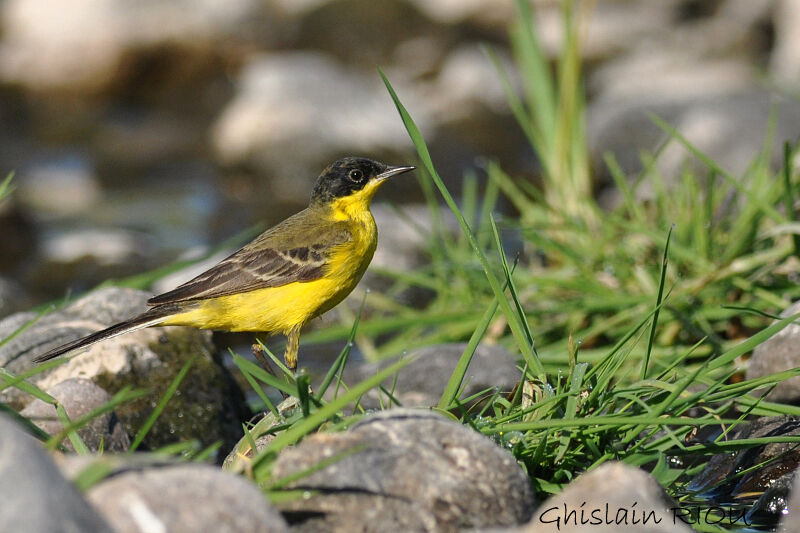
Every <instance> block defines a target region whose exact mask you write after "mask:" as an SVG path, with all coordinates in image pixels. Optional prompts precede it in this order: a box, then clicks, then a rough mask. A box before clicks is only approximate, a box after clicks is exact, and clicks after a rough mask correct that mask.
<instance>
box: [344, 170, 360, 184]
mask: <svg viewBox="0 0 800 533" xmlns="http://www.w3.org/2000/svg"><path fill="white" fill-rule="evenodd" d="M347 177H348V178H350V179H351V180H352V181H356V182H358V181H361V180H362V179H363V178H364V173H363V172H361V171H360V170H358V169H357V168H356V169H353V170H351V171H350V172H348V174H347Z"/></svg>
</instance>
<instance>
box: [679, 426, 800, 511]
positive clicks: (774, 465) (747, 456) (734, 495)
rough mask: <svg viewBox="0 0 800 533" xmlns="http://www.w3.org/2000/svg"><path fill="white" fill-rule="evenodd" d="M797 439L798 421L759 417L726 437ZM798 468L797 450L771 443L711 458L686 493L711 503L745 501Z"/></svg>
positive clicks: (798, 452) (799, 430)
mask: <svg viewBox="0 0 800 533" xmlns="http://www.w3.org/2000/svg"><path fill="white" fill-rule="evenodd" d="M787 435H795V436H796V435H800V417H795V416H780V417H762V418H758V419H756V420H753V421H752V422H746V423H743V424H740V425H739V426H737V427H736V428H734V429H733V430H732V431H731V432H730V433H729V434H728V435H727V436H726V440H732V439H755V438H762V437H779V436H787ZM761 463H764V466H761V467H759V468H757V469H755V470H753V471H751V472H748V473H746V474H744V475H743V476H741V477H737V478H736V479H734V480H731V481H728V482H725V483H723V481H724V480H725V479H726V478H728V477H730V476H731V475H733V474H734V473H736V472H741V471H743V470H746V469H749V468H751V467H753V466H755V465H758V464H761ZM799 465H800V450H797V446H796V444H795V443H773V444H767V445H764V446H757V447H753V448H749V449H746V450H741V451H737V452H732V453H722V454H715V455H713V456H712V457H711V458H710V459H709V460H708V464H707V465H706V467H705V468H704V469H703V471H702V472H700V473H699V474H698V475H697V476H695V478H694V479H693V480H692V482H691V483H690V484H689V490H691V491H693V492H695V491H696V492H699V493H704V492H705V494H703V495H704V496H706V497H708V498H711V499H713V500H715V501H730V500H731V499H734V500H736V499H747V498H748V497H750V495H752V494H761V493H763V492H764V491H766V490H767V489H768V488H769V487H771V486H772V485H773V484H774V483H775V482H776V481H777V480H778V479H780V478H781V477H783V476H784V475H786V474H788V473H791V472H793V471H794V470H795V469H796V468H797V467H798V466H799Z"/></svg>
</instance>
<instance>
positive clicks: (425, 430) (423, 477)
mask: <svg viewBox="0 0 800 533" xmlns="http://www.w3.org/2000/svg"><path fill="white" fill-rule="evenodd" d="M337 456H338V460H336V461H334V462H333V463H332V464H330V465H327V466H325V467H324V468H322V469H320V470H317V471H313V472H311V473H310V474H308V475H305V476H302V477H301V478H300V479H297V480H295V481H293V482H291V483H290V484H289V485H288V486H287V488H288V489H302V490H308V491H310V492H309V493H308V497H303V498H299V499H295V500H291V501H286V502H282V503H280V504H279V508H280V509H281V511H282V512H283V514H284V516H285V517H287V520H288V521H289V522H290V523H291V524H292V529H293V530H296V531H321V530H325V531H365V532H367V531H456V530H458V529H461V528H466V527H494V526H511V525H516V524H520V523H523V522H525V521H526V520H527V519H528V518H529V517H530V515H531V513H532V510H533V505H534V498H533V494H532V492H531V488H530V485H529V481H528V478H527V476H526V475H525V473H524V471H523V470H522V469H521V468H520V467H519V465H518V464H517V463H516V461H515V460H514V458H513V457H512V456H511V455H510V454H509V453H508V452H506V451H505V450H503V449H501V448H499V447H498V446H496V445H495V444H494V443H493V442H492V441H491V440H489V439H487V438H485V437H483V436H482V435H480V434H478V433H475V432H474V431H472V430H470V429H468V428H466V427H464V426H463V425H461V424H458V423H456V422H453V421H450V420H446V419H444V418H442V417H441V416H439V415H436V414H434V413H432V412H430V411H424V410H413V409H392V410H389V411H384V412H382V413H377V414H373V415H370V416H368V417H366V418H364V419H362V420H361V421H359V422H358V423H356V424H355V425H353V426H352V427H351V428H350V429H349V430H348V431H347V432H345V433H332V434H331V433H319V434H315V435H313V436H311V437H308V438H306V439H305V440H303V441H302V442H301V443H300V444H299V445H297V446H296V447H294V448H293V449H288V450H284V451H283V452H281V454H280V455H279V456H278V459H277V460H276V462H275V464H274V465H273V469H272V473H273V475H274V477H275V479H281V478H283V477H285V476H290V475H293V474H297V473H299V472H303V471H305V470H307V469H309V468H311V467H312V466H314V465H316V464H318V463H319V462H320V461H323V460H330V459H331V458H333V457H337Z"/></svg>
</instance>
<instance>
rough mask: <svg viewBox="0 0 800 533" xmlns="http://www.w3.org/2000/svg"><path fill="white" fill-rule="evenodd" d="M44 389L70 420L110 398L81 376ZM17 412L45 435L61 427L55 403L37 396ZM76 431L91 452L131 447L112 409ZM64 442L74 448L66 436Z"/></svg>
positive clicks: (120, 449)
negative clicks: (56, 401) (52, 403)
mask: <svg viewBox="0 0 800 533" xmlns="http://www.w3.org/2000/svg"><path fill="white" fill-rule="evenodd" d="M45 392H47V393H48V394H49V395H50V396H52V397H53V398H55V399H56V400H58V403H60V404H61V405H62V406H63V407H64V410H65V411H66V413H67V416H69V419H70V420H76V419H78V418H79V417H81V416H83V415H86V414H88V413H90V412H91V411H92V410H93V409H96V408H98V407H101V406H103V405H105V404H107V403H108V402H109V401H110V400H111V396H110V395H109V394H108V393H107V392H106V391H104V390H103V389H101V388H100V387H98V386H97V385H95V384H94V383H93V382H92V381H90V380H88V379H84V378H71V379H67V380H64V381H62V382H61V383H58V384H56V385H54V386H53V387H51V388H50V389H48V390H47V391H45ZM20 414H21V415H22V416H24V417H26V418H28V419H30V420H31V421H32V422H33V423H34V424H36V425H37V426H39V427H40V428H41V429H42V430H43V431H44V432H46V433H47V434H48V435H51V436H52V435H55V434H57V433H58V432H59V431H61V430H62V429H63V424H62V423H61V420H60V419H59V417H58V414H57V413H56V408H55V406H54V405H51V404H49V403H46V402H44V401H42V400H40V399H38V398H37V399H35V400H33V401H32V402H31V403H29V404H28V405H27V406H25V409H23V410H22V411H20ZM77 433H78V436H79V437H80V438H81V440H82V441H83V443H84V444H86V447H87V448H89V450H91V451H93V452H96V451H98V450H99V449H100V448H101V446H102V449H103V450H105V451H109V452H121V451H125V450H127V449H128V448H129V447H130V439H129V438H128V434H127V433H125V430H124V429H123V428H122V424H120V422H119V419H118V418H117V415H116V413H115V412H111V413H105V414H102V415H100V416H97V417H95V418H93V419H92V421H91V422H90V423H88V424H87V425H85V426H83V427H82V428H80V429H79V430H78V432H77ZM63 444H64V446H65V447H66V448H67V449H68V450H72V451H75V449H74V448H73V446H72V442H70V440H69V439H68V438H66V439H64V441H63Z"/></svg>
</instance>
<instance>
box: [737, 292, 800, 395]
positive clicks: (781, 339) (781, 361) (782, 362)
mask: <svg viewBox="0 0 800 533" xmlns="http://www.w3.org/2000/svg"><path fill="white" fill-rule="evenodd" d="M799 312H800V302H795V303H793V304H792V305H790V306H789V307H787V308H786V309H785V310H784V311H783V312H782V313H781V317H782V318H786V317H790V316H792V315H794V314H797V313H799ZM798 366H800V325H798V324H797V323H793V324H789V325H788V326H786V327H785V328H783V329H782V330H781V331H779V332H778V333H776V334H775V335H773V336H772V337H770V338H769V339H767V340H766V341H764V342H762V343H761V344H759V345H758V346H756V348H755V349H754V350H753V355H752V357H750V360H749V361H748V362H747V374H746V377H747V379H758V378H760V377H764V376H768V375H770V374H775V373H777V372H783V371H784V370H790V369H792V368H796V367H798ZM767 399H768V400H770V401H773V402H782V403H798V402H800V377H794V378H789V379H785V380H783V381H781V382H780V383H778V385H777V386H776V387H775V388H774V389H773V390H772V391H771V392H770V393H769V394H767Z"/></svg>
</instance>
